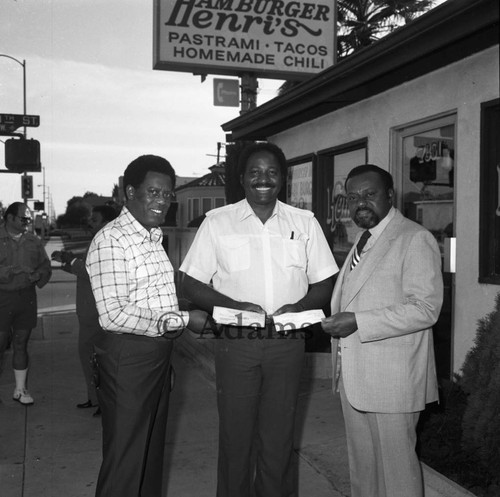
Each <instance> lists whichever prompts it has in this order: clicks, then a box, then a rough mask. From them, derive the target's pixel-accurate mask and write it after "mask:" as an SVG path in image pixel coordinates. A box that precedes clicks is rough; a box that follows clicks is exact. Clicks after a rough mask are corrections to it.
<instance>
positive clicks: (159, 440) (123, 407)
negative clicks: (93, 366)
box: [95, 331, 173, 497]
mask: <svg viewBox="0 0 500 497" xmlns="http://www.w3.org/2000/svg"><path fill="white" fill-rule="evenodd" d="M172 345H173V344H172V341H170V340H167V339H165V338H150V337H144V336H139V335H132V334H122V335H114V334H111V333H108V332H105V331H103V332H102V333H101V334H100V336H99V338H98V340H97V343H96V346H95V352H96V362H97V368H98V377H99V379H98V388H97V396H98V399H99V406H100V407H101V411H102V436H103V446H102V456H103V461H102V465H101V469H100V472H99V478H98V481H97V490H96V497H160V496H161V495H162V479H163V454H164V448H165V431H166V423H167V414H168V400H169V394H170V379H169V374H168V373H169V363H170V355H171V352H172Z"/></svg>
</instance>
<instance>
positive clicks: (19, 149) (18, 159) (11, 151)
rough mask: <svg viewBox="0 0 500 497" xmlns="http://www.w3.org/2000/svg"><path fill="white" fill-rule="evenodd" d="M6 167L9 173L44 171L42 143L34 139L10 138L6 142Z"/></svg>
mask: <svg viewBox="0 0 500 497" xmlns="http://www.w3.org/2000/svg"><path fill="white" fill-rule="evenodd" d="M5 167H6V168H7V169H8V170H9V171H14V172H16V173H24V172H27V171H32V172H35V173H39V172H40V171H41V170H42V164H41V162H40V142H39V141H38V140H32V139H29V140H27V139H25V138H21V139H16V138H9V139H8V140H6V141H5Z"/></svg>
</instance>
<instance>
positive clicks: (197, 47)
mask: <svg viewBox="0 0 500 497" xmlns="http://www.w3.org/2000/svg"><path fill="white" fill-rule="evenodd" d="M334 3H335V0H322V1H315V2H312V1H309V2H306V1H290V0H155V6H154V47H153V48H154V64H153V67H154V69H160V70H167V71H182V72H192V73H196V74H225V75H232V76H241V74H243V73H252V74H254V75H256V76H257V77H260V78H275V79H303V78H306V77H308V76H310V75H312V74H316V73H318V72H320V71H322V70H324V69H326V68H327V67H329V66H331V65H333V61H334V25H335V8H334Z"/></svg>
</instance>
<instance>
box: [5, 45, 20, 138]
mask: <svg viewBox="0 0 500 497" xmlns="http://www.w3.org/2000/svg"><path fill="white" fill-rule="evenodd" d="M0 57H5V58H7V59H10V60H13V61H14V62H17V63H18V64H19V65H20V66H21V67H22V68H23V114H24V115H26V60H25V59H23V61H22V62H21V61H20V60H19V59H16V58H15V57H12V56H11V55H7V54H0ZM24 137H25V138H26V126H24Z"/></svg>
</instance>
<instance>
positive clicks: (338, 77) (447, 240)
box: [222, 0, 500, 378]
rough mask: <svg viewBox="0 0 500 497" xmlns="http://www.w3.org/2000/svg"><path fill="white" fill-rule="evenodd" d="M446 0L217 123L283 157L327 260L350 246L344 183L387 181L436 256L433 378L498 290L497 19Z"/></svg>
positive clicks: (457, 357)
mask: <svg viewBox="0 0 500 497" xmlns="http://www.w3.org/2000/svg"><path fill="white" fill-rule="evenodd" d="M498 10H499V7H498V2H497V1H493V0H476V1H474V2H471V1H470V0H450V1H448V2H446V3H443V4H441V5H440V6H439V7H437V8H435V9H433V10H432V11H430V12H428V13H427V14H425V15H423V16H421V17H420V18H418V19H417V20H415V21H414V22H412V23H411V24H409V25H407V26H405V27H402V28H400V29H399V30H397V31H395V32H393V33H391V34H390V35H388V36H386V37H385V38H384V39H382V40H380V41H378V42H377V43H375V44H374V45H372V46H370V47H368V48H366V49H363V50H361V51H360V52H358V53H355V54H353V55H351V56H349V57H347V58H346V59H344V60H342V61H341V62H340V63H338V64H337V65H336V66H333V67H331V68H329V69H327V70H325V71H323V72H322V73H320V74H318V75H317V76H314V77H312V78H311V79H310V80H307V81H305V82H304V83H301V84H300V85H298V86H297V87H295V88H293V89H292V90H290V91H289V92H288V93H286V94H284V95H282V96H280V97H277V98H275V99H274V100H271V101H270V102H267V103H266V104H264V105H262V106H260V107H258V108H257V109H255V110H254V111H251V112H249V113H247V114H244V115H242V116H240V117H238V118H236V119H234V120H232V121H230V122H228V123H225V124H223V126H222V127H223V129H224V130H225V131H226V132H228V133H230V134H229V135H228V137H227V141H231V140H232V141H235V140H269V141H271V142H274V143H276V144H277V145H279V146H280V147H281V148H282V149H283V150H284V152H285V155H286V157H287V158H288V160H289V175H288V182H287V198H288V201H289V202H290V203H293V204H296V205H299V206H303V207H305V208H309V209H312V210H313V211H314V212H315V214H316V216H317V218H318V220H319V221H320V223H321V225H322V227H323V229H324V232H325V234H326V236H327V238H328V239H329V241H330V244H331V247H332V250H333V252H334V255H335V257H336V259H337V262H338V263H342V262H343V260H344V258H345V255H346V253H347V252H348V250H349V248H350V247H351V245H352V241H353V239H354V237H355V234H356V226H355V225H353V223H352V221H351V220H350V218H349V214H348V210H347V205H346V199H345V195H344V186H343V184H344V180H345V177H346V175H347V173H348V171H349V170H350V169H352V167H354V166H357V165H359V164H364V163H373V164H377V165H379V166H380V167H383V168H386V169H387V170H388V171H389V172H390V173H391V174H392V175H393V177H394V180H395V193H396V206H397V207H398V208H399V209H400V210H401V211H402V212H403V213H404V214H405V215H406V216H408V217H410V218H412V219H414V220H415V221H417V222H419V223H421V224H422V225H424V226H426V227H427V228H428V229H429V230H430V231H431V232H432V233H433V234H434V235H435V237H436V239H437V241H438V243H439V245H440V247H441V251H442V258H443V277H444V281H445V303H444V305H443V310H442V313H441V317H440V319H439V321H438V323H437V325H436V327H435V330H434V333H435V342H436V352H437V357H438V370H439V376H440V377H445V378H446V377H450V376H451V375H452V373H453V372H458V371H459V370H460V368H461V366H462V364H463V361H464V359H465V356H466V354H467V352H468V351H469V350H470V348H471V346H472V344H473V341H474V338H475V334H476V329H477V323H478V320H479V319H480V318H483V317H484V316H485V315H486V314H488V313H490V312H491V311H492V310H493V307H494V300H495V297H496V295H497V294H498V292H499V291H500V165H499V160H500V159H499V147H498V138H499V136H500V133H499V132H500V129H499V118H498V116H499V47H498V39H499V24H498V20H499V15H498Z"/></svg>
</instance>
